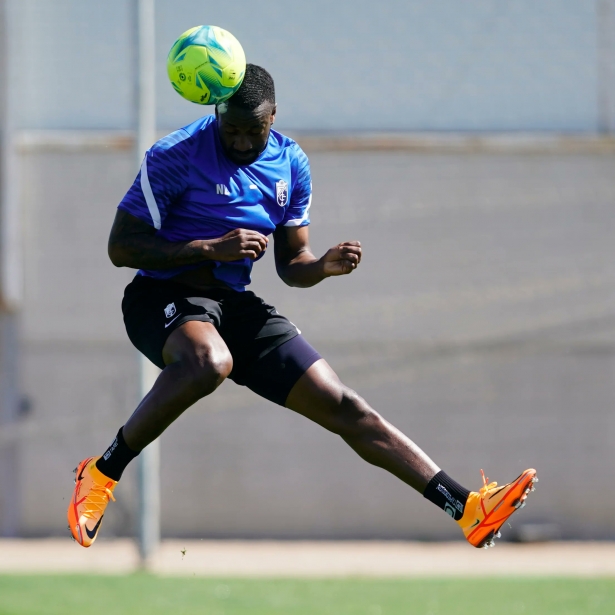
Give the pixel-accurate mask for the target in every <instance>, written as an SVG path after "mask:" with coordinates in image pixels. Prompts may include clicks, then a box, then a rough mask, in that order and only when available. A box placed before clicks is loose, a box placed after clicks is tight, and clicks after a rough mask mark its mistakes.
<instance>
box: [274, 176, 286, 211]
mask: <svg viewBox="0 0 615 615" xmlns="http://www.w3.org/2000/svg"><path fill="white" fill-rule="evenodd" d="M275 198H276V199H277V201H278V205H279V206H280V207H284V206H285V205H286V201H288V182H286V181H284V180H283V179H281V180H279V181H277V182H276V183H275Z"/></svg>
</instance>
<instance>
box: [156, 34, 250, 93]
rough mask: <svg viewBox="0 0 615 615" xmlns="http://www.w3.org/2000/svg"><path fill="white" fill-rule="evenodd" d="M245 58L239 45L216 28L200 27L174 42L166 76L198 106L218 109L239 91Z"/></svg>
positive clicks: (230, 35)
mask: <svg viewBox="0 0 615 615" xmlns="http://www.w3.org/2000/svg"><path fill="white" fill-rule="evenodd" d="M245 72H246V56H245V54H244V52H243V49H242V47H241V45H240V44H239V41H238V40H237V39H236V38H235V37H234V36H233V35H232V34H231V33H230V32H227V31H226V30H223V29H222V28H218V27H217V26H197V27H196V28H191V29H190V30H187V31H186V32H184V33H183V34H182V35H181V36H180V37H179V38H178V39H177V41H175V44H174V45H173V47H171V51H169V56H168V58H167V73H168V75H169V79H170V80H171V84H172V85H173V87H174V88H175V91H176V92H177V93H178V94H180V95H181V96H183V97H184V98H185V99H186V100H190V101H191V102H193V103H197V104H199V105H217V104H218V103H221V102H222V101H224V100H226V99H227V98H230V97H231V96H232V95H233V94H234V93H235V92H236V91H237V89H238V88H239V86H240V85H241V82H242V80H243V76H244V74H245Z"/></svg>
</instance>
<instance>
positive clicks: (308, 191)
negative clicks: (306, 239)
mask: <svg viewBox="0 0 615 615" xmlns="http://www.w3.org/2000/svg"><path fill="white" fill-rule="evenodd" d="M295 148H296V158H295V164H296V167H295V168H296V174H295V177H294V182H293V185H292V188H291V193H290V203H289V204H288V207H287V208H286V212H285V213H284V218H283V219H282V222H281V223H280V224H281V225H282V226H307V225H308V224H309V223H310V206H311V205H312V175H311V173H310V161H309V160H308V157H307V156H306V155H305V152H304V151H303V150H302V149H301V148H300V147H299V146H298V145H296V144H295Z"/></svg>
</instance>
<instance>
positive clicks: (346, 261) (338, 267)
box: [273, 226, 361, 288]
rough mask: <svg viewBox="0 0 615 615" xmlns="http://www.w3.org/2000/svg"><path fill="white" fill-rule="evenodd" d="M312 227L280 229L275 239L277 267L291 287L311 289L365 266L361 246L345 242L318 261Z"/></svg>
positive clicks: (279, 273) (285, 227) (280, 274)
mask: <svg viewBox="0 0 615 615" xmlns="http://www.w3.org/2000/svg"><path fill="white" fill-rule="evenodd" d="M308 229H309V227H308V226H279V227H278V228H277V229H276V231H275V233H274V235H273V237H274V240H275V243H274V253H275V266H276V269H277V272H278V275H279V276H280V277H281V278H282V280H284V282H285V283H286V284H288V286H296V287H299V288H308V287H310V286H314V285H315V284H318V283H319V282H322V281H323V280H324V279H325V278H328V277H330V276H337V275H347V274H349V273H352V272H353V271H354V270H355V269H356V268H357V267H358V265H359V263H360V262H361V244H360V243H359V242H358V241H344V242H343V243H340V244H338V245H336V246H334V247H333V248H331V249H330V250H327V252H326V253H325V254H324V255H323V256H321V257H320V258H316V257H315V256H314V254H313V253H312V251H311V249H310V244H309V230H308Z"/></svg>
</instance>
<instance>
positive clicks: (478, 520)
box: [470, 519, 480, 527]
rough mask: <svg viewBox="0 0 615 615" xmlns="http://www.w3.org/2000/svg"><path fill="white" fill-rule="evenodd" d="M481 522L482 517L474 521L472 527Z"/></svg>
mask: <svg viewBox="0 0 615 615" xmlns="http://www.w3.org/2000/svg"><path fill="white" fill-rule="evenodd" d="M479 523H480V519H477V520H476V523H473V524H472V525H471V526H470V527H476V526H477V525H478V524H479Z"/></svg>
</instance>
